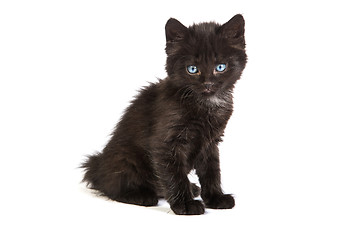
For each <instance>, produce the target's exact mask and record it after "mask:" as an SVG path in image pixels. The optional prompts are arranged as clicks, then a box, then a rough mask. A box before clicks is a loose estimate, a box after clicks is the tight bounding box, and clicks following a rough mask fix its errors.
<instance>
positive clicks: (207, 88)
mask: <svg viewBox="0 0 360 240" xmlns="http://www.w3.org/2000/svg"><path fill="white" fill-rule="evenodd" d="M213 85H214V83H212V82H204V86H205V88H206V90H211V88H212V86H213Z"/></svg>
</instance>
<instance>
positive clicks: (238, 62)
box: [82, 15, 247, 215]
mask: <svg viewBox="0 0 360 240" xmlns="http://www.w3.org/2000/svg"><path fill="white" fill-rule="evenodd" d="M165 30H166V41H167V42H166V53H167V62H166V71H167V73H168V77H167V78H166V79H164V80H160V81H159V82H158V83H155V84H151V85H150V86H148V87H145V88H143V89H142V90H141V91H140V93H139V94H138V96H137V97H136V98H135V99H134V100H133V101H132V103H131V105H130V106H129V107H128V108H127V110H126V111H125V113H124V115H123V116H122V118H121V120H120V121H119V123H118V124H117V126H116V128H115V130H114V132H113V134H112V137H111V139H110V141H109V142H108V144H107V145H106V147H105V148H104V149H103V151H102V152H101V153H97V154H94V155H91V156H89V157H88V159H87V160H86V161H85V162H84V163H83V165H82V167H83V168H84V169H85V176H84V181H85V182H87V183H88V184H89V186H90V187H91V188H93V189H96V190H98V191H100V192H101V193H102V194H104V195H105V196H107V197H109V198H110V199H113V200H115V201H119V202H124V203H131V204H137V205H142V206H154V205H157V203H158V199H159V198H161V197H164V198H165V199H166V200H167V201H168V202H169V204H170V207H171V209H172V210H173V211H174V213H176V214H187V215H193V214H203V213H204V205H205V206H206V207H208V208H216V209H228V208H232V207H234V205H235V201H234V198H233V197H232V196H231V195H228V194H224V193H223V191H222V189H221V186H220V185H221V184H220V168H219V150H218V143H219V142H220V141H221V137H222V135H223V132H224V129H225V126H226V124H227V122H228V120H229V118H230V116H231V114H232V111H233V101H232V91H233V88H234V84H235V83H236V81H237V80H238V79H239V78H240V75H241V73H242V71H243V69H244V67H245V64H246V59H247V57H246V54H245V40H244V19H243V17H242V16H241V15H235V16H234V17H233V18H232V19H231V20H230V21H228V22H227V23H225V24H223V25H220V24H217V23H213V22H210V23H200V24H195V25H193V26H190V27H189V28H187V27H185V26H184V25H182V24H181V23H180V22H179V21H177V20H176V19H173V18H171V19H169V20H168V22H167V23H166V27H165ZM221 63H223V64H226V70H225V71H224V72H217V71H215V70H214V69H215V66H216V65H217V64H221ZM189 65H195V66H197V68H198V69H199V72H198V73H196V74H190V73H189V72H188V71H187V66H189ZM191 169H195V170H196V174H197V175H198V177H199V182H200V184H201V198H202V200H203V202H202V201H200V200H194V197H196V196H198V195H199V194H200V188H199V187H197V186H195V185H194V184H191V183H190V182H189V180H188V177H187V175H188V173H189V171H190V170H191Z"/></svg>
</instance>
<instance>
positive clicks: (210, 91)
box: [202, 88, 215, 96]
mask: <svg viewBox="0 0 360 240" xmlns="http://www.w3.org/2000/svg"><path fill="white" fill-rule="evenodd" d="M202 94H203V95H206V96H210V95H213V94H215V91H214V90H212V89H207V88H205V89H204V90H203V91H202Z"/></svg>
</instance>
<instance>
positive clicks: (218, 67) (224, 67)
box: [215, 63, 226, 72]
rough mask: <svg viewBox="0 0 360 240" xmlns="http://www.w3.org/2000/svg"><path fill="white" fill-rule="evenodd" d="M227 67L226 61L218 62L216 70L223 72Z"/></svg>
mask: <svg viewBox="0 0 360 240" xmlns="http://www.w3.org/2000/svg"><path fill="white" fill-rule="evenodd" d="M225 69H226V64H224V63H221V64H218V65H216V67H215V70H216V71H217V72H223V71H225Z"/></svg>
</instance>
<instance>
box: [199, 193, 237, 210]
mask: <svg viewBox="0 0 360 240" xmlns="http://www.w3.org/2000/svg"><path fill="white" fill-rule="evenodd" d="M205 205H206V207H207V208H213V209H230V208H233V207H234V206H235V200H234V198H233V197H232V196H231V195H230V194H223V195H215V196H212V197H210V198H209V199H206V201H205Z"/></svg>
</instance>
